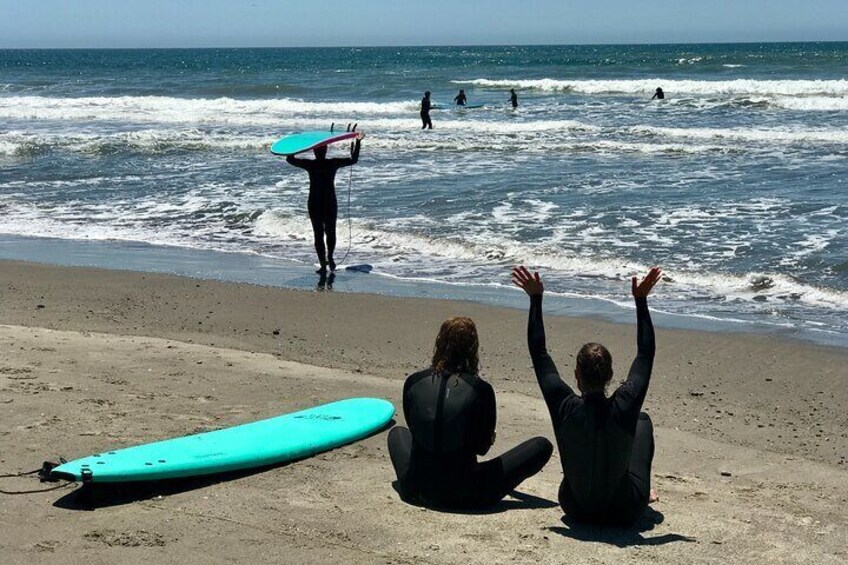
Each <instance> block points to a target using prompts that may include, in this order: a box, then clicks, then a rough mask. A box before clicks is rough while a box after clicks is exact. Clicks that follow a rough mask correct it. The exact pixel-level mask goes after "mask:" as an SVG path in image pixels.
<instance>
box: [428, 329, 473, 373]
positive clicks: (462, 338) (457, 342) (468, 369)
mask: <svg viewBox="0 0 848 565" xmlns="http://www.w3.org/2000/svg"><path fill="white" fill-rule="evenodd" d="M479 348H480V339H479V338H478V337H477V326H475V325H474V321H473V320H471V318H462V317H458V318H450V319H448V320H445V322H444V323H443V324H442V327H441V329H440V330H439V335H438V336H436V345H435V347H433V365H432V366H433V370H434V371H436V372H437V373H470V374H474V375H476V374H477V373H479V372H480V357H479V355H478V350H479Z"/></svg>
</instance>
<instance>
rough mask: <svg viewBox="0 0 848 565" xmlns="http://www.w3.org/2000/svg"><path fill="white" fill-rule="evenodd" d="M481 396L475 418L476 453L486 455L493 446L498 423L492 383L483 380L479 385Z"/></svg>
mask: <svg viewBox="0 0 848 565" xmlns="http://www.w3.org/2000/svg"><path fill="white" fill-rule="evenodd" d="M477 389H478V393H479V397H478V399H477V410H476V412H477V414H476V416H477V417H476V418H475V422H476V425H475V431H474V438H473V440H474V453H476V454H477V455H486V453H487V452H488V451H489V448H490V447H492V436H494V434H495V426H496V425H497V405H496V404H495V390H494V389H493V388H492V385H490V384H489V383H487V382H485V381H483V380H481V381H479V386H478V387H477Z"/></svg>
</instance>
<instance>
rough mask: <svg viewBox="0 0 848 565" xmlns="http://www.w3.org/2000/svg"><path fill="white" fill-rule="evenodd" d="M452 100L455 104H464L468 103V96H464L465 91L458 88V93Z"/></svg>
mask: <svg viewBox="0 0 848 565" xmlns="http://www.w3.org/2000/svg"><path fill="white" fill-rule="evenodd" d="M453 101H454V102H455V103H456V105H457V106H465V105H466V104H467V103H468V98H467V97H466V96H465V91H464V90H462V89H460V90H459V94H457V95H456V96H454V98H453Z"/></svg>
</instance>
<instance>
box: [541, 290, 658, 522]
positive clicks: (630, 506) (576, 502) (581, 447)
mask: <svg viewBox="0 0 848 565" xmlns="http://www.w3.org/2000/svg"><path fill="white" fill-rule="evenodd" d="M636 312H637V324H638V329H637V338H636V340H637V346H638V353H637V355H636V359H634V361H633V365H632V366H631V367H630V373H629V375H628V376H627V380H626V381H625V382H624V383H623V384H622V385H621V386H619V387H618V389H616V391H615V392H614V393H613V394H612V396H610V397H609V398H606V397H605V395H604V393H603V392H595V393H589V394H586V395H584V396H583V397H580V396H578V395H576V394H575V393H574V391H573V390H572V389H571V387H569V386H568V385H567V384H565V382H563V380H562V379H561V378H560V376H559V372H557V368H556V365H554V362H553V360H552V359H551V357H550V355H548V352H547V350H546V348H545V327H544V323H543V320H542V297H541V296H534V297H532V299H531V302H530V320H529V323H528V327H527V342H528V345H529V347H530V356H531V357H532V359H533V368H534V369H535V370H536V378H537V380H538V381H539V386H540V387H541V389H542V395H543V396H544V398H545V403H546V404H547V405H548V410H549V411H550V414H551V420H552V421H553V425H554V433H555V435H556V440H557V445H558V446H559V452H560V458H561V459H562V469H563V474H564V477H563V480H562V484H561V485H560V490H559V502H560V505H561V506H562V509H563V510H564V511H565V513H566V514H568V515H569V516H571V517H573V518H576V519H578V520H583V521H587V522H594V523H600V524H612V525H623V524H629V523H632V522H633V521H634V520H635V519H636V518H638V517H639V515H641V513H642V512H643V511H644V510H645V507H646V506H647V505H648V496H649V494H650V489H651V461H652V460H653V457H654V436H653V427H652V425H651V420H650V418H648V415H647V414H645V413H643V412H640V410H641V408H642V402H643V401H644V400H645V394H646V393H647V391H648V383H649V381H650V378H651V369H652V367H653V363H654V350H655V344H654V328H653V325H652V323H651V316H650V314H649V313H648V302H647V299H645V298H637V299H636Z"/></svg>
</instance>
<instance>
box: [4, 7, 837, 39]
mask: <svg viewBox="0 0 848 565" xmlns="http://www.w3.org/2000/svg"><path fill="white" fill-rule="evenodd" d="M846 40H848V0H700V1H698V2H692V1H691V0H677V1H672V0H512V1H505V0H488V1H484V0H466V1H462V0H453V1H447V0H431V1H430V2H410V1H409V0H358V1H352V0H312V1H309V0H301V1H297V2H294V1H290V0H243V1H236V0H202V1H201V0H38V1H30V0H0V48H22V47H254V46H256V47H287V46H326V45H468V44H530V43H557V44H560V43H561V44H581V43H674V42H725V41H846Z"/></svg>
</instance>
